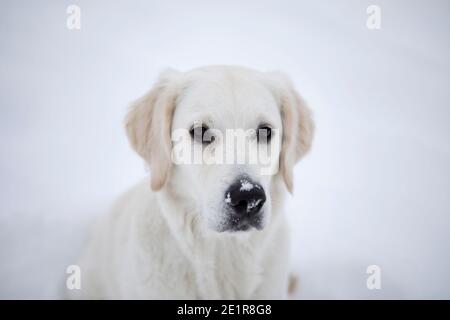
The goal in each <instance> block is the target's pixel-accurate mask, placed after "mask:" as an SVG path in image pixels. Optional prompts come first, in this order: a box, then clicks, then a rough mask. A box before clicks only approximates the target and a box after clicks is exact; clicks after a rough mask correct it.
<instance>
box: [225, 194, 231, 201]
mask: <svg viewBox="0 0 450 320" xmlns="http://www.w3.org/2000/svg"><path fill="white" fill-rule="evenodd" d="M225 202H226V203H231V196H230V193H229V192H228V193H227V196H226V198H225Z"/></svg>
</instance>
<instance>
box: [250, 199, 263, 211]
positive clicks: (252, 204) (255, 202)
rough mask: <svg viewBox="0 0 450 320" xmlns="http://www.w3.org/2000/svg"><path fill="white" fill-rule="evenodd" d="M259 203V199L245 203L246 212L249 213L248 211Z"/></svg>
mask: <svg viewBox="0 0 450 320" xmlns="http://www.w3.org/2000/svg"><path fill="white" fill-rule="evenodd" d="M260 202H261V199H258V200H255V199H253V200H252V201H249V202H248V203H247V212H250V210H252V209H253V208H255V207H256V206H257V205H258V204H259V203H260Z"/></svg>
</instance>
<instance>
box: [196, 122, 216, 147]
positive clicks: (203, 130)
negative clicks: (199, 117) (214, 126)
mask: <svg viewBox="0 0 450 320" xmlns="http://www.w3.org/2000/svg"><path fill="white" fill-rule="evenodd" d="M208 130H209V128H208V127H207V126H205V125H202V126H195V127H193V128H192V129H191V131H190V134H191V137H192V139H193V140H194V141H196V142H198V143H204V144H209V143H211V142H213V141H214V136H210V135H209V134H207V131H208Z"/></svg>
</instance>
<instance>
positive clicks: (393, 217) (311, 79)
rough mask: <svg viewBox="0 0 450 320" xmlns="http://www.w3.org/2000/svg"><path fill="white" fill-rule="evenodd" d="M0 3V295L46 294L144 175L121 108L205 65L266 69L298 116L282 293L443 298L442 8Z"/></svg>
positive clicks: (448, 202) (449, 16)
mask: <svg viewBox="0 0 450 320" xmlns="http://www.w3.org/2000/svg"><path fill="white" fill-rule="evenodd" d="M0 4H1V10H0V70H1V73H0V151H1V157H0V298H59V297H61V291H62V290H61V287H62V285H63V283H64V280H65V270H66V267H67V266H68V265H70V264H73V263H75V262H76V257H77V256H78V254H79V252H80V250H81V248H82V245H83V241H84V239H85V238H84V237H85V231H86V226H87V225H88V224H89V222H90V221H91V220H92V219H93V218H95V217H97V216H98V215H100V214H102V213H103V212H104V211H105V209H106V208H107V207H108V206H109V205H110V204H111V201H112V200H113V199H114V198H115V197H116V196H118V195H119V194H120V193H121V192H123V191H124V190H125V189H127V188H128V187H129V186H131V185H132V184H134V183H135V182H137V181H139V180H140V179H141V178H142V177H143V176H144V175H145V174H146V173H145V170H144V166H143V164H142V162H141V160H140V159H139V158H138V156H137V155H135V154H134V152H132V151H131V149H130V148H129V146H128V142H127V140H126V137H125V134H124V130H123V127H122V121H123V116H124V114H125V110H126V107H127V105H128V104H129V102H130V101H132V100H134V99H135V98H137V97H138V96H140V95H141V94H142V93H144V92H145V91H146V90H147V89H148V88H149V87H150V86H151V85H152V83H153V81H154V79H155V77H156V76H157V74H158V73H159V72H160V71H161V70H163V69H164V68H166V67H173V68H178V69H180V70H187V69H190V68H193V67H196V66H201V65H208V64H238V65H244V66H248V67H254V68H257V69H261V70H273V69H278V70H282V71H284V72H286V73H288V74H289V75H290V76H291V77H292V79H293V81H294V83H295V85H296V87H297V89H298V90H299V92H300V93H301V94H302V95H303V96H304V97H305V99H306V100H307V102H308V103H309V105H310V106H311V108H312V109H313V111H314V114H315V120H316V125H317V135H316V139H315V141H314V147H313V151H312V153H311V154H310V155H309V156H308V157H307V158H306V159H304V160H303V161H302V162H301V163H300V164H299V165H298V166H297V168H296V181H295V183H296V185H295V194H294V197H292V198H291V199H290V200H289V203H288V210H287V211H288V212H287V213H288V214H289V217H290V219H291V220H292V228H293V240H294V241H293V248H292V251H293V268H295V269H296V270H297V272H298V273H299V275H300V290H299V292H298V295H297V297H298V298H332V299H334V298H344V299H346V298H370V299H379V298H450V273H449V271H450V233H449V232H450V192H449V191H450V90H449V89H450V72H449V71H450V59H449V57H450V42H449V38H450V37H449V35H450V2H449V1H445V0H444V1H407V0H405V1H392V0H391V1H387V0H382V1H376V2H373V1H372V0H370V1H366V0H359V1H357V0H354V1H351V0H345V1H344V0H342V1H308V2H306V1H293V0H292V1H284V0H277V1H264V0H258V1H195V0H191V1H177V2H175V1H125V0H124V1H98V0H96V1H71V2H68V1H33V2H31V1H17V0H15V1H12V0H11V1H4V0H2V1H1V2H0ZM70 4H77V5H78V6H80V8H81V30H79V31H70V30H68V29H67V27H66V19H67V16H68V15H67V14H66V9H67V6H68V5H70ZM371 4H376V5H379V6H380V8H381V14H382V15H381V18H382V19H381V29H380V30H369V29H368V28H367V27H366V20H367V17H368V14H367V13H366V9H367V7H368V6H369V5H371ZM372 264H376V265H378V266H380V268H381V272H382V274H381V275H382V278H381V279H382V280H381V283H382V288H381V290H368V289H367V288H366V279H367V277H368V275H367V274H366V268H367V266H369V265H372Z"/></svg>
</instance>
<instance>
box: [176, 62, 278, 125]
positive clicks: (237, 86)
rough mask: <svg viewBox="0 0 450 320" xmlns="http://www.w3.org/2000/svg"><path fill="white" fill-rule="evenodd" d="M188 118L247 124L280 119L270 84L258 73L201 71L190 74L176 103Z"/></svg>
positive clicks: (214, 122)
mask: <svg viewBox="0 0 450 320" xmlns="http://www.w3.org/2000/svg"><path fill="white" fill-rule="evenodd" d="M175 113H176V115H177V114H178V115H179V116H180V117H182V118H183V119H186V120H187V121H202V120H205V121H209V122H213V124H214V125H216V126H225V127H249V126H254V125H255V122H264V121H267V122H274V125H275V126H276V125H278V123H279V122H280V116H279V106H278V103H277V101H276V98H275V96H274V94H273V92H272V91H271V90H270V87H269V86H268V85H267V84H266V83H264V81H263V79H261V77H260V76H259V75H258V74H256V73H255V74H251V73H250V74H249V73H241V72H230V71H227V72H204V73H200V74H193V75H191V76H190V77H189V80H188V81H187V84H186V85H185V87H184V89H183V91H182V93H181V95H180V97H179V99H178V103H177V110H176V112H175Z"/></svg>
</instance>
